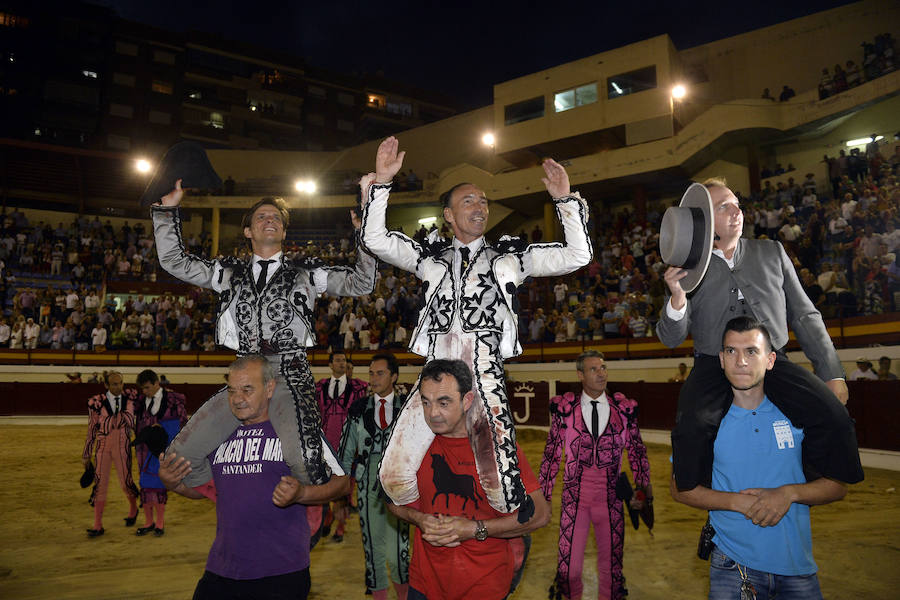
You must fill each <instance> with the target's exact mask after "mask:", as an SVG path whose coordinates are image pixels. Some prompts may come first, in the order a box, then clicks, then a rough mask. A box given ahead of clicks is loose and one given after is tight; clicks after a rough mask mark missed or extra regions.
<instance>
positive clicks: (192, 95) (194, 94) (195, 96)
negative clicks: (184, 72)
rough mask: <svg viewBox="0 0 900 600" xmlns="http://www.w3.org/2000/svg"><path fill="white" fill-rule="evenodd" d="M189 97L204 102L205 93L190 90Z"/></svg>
mask: <svg viewBox="0 0 900 600" xmlns="http://www.w3.org/2000/svg"><path fill="white" fill-rule="evenodd" d="M187 97H188V98H190V99H191V100H202V99H203V92H201V91H200V90H190V91H188V93H187Z"/></svg>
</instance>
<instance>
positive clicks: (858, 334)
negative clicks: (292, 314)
mask: <svg viewBox="0 0 900 600" xmlns="http://www.w3.org/2000/svg"><path fill="white" fill-rule="evenodd" d="M141 283H144V282H141ZM117 285H120V284H117V283H116V282H111V283H110V287H111V288H112V287H114V286H117ZM148 285H149V284H148ZM116 289H118V287H116ZM825 324H826V326H827V327H828V332H829V334H830V335H831V339H832V340H833V341H834V345H835V347H837V348H853V347H861V346H866V345H870V344H881V345H894V344H900V313H888V314H883V315H874V316H869V317H851V318H847V319H835V320H829V321H826V322H825ZM587 349H594V350H600V351H601V352H603V354H604V355H605V356H606V357H607V358H611V359H619V358H673V357H684V356H691V355H692V354H693V351H694V343H693V340H691V339H690V338H688V339H687V340H685V341H684V343H682V344H681V345H680V346H677V347H676V348H669V347H667V346H665V345H664V344H663V343H662V342H660V341H659V340H658V339H657V338H655V337H649V338H615V339H608V340H582V341H577V342H556V343H537V344H525V345H524V346H523V352H522V354H521V355H519V356H516V357H515V358H512V359H510V361H509V362H516V363H543V362H556V361H571V360H575V359H576V358H577V357H578V355H579V354H581V353H582V352H584V351H585V350H587ZM388 350H389V351H391V352H393V353H394V355H395V356H396V357H397V360H398V361H400V363H401V364H412V365H419V364H422V361H423V358H422V357H421V356H418V355H416V354H413V353H411V352H408V351H406V348H405V347H401V348H390V349H388ZM787 350H800V344H799V343H798V342H797V339H796V337H794V334H793V333H791V336H790V341H789V342H788V344H787ZM383 351H384V350H374V351H373V350H347V357H348V359H349V360H351V361H353V362H355V363H356V364H358V365H362V364H368V362H369V360H370V359H371V358H372V356H373V355H375V354H376V353H377V352H383ZM328 355H329V353H328V350H326V349H322V348H312V349H310V350H309V353H308V358H309V362H310V363H311V364H314V365H325V364H328ZM232 360H234V353H233V352H221V351H220V352H202V351H198V350H190V351H184V352H175V351H155V350H107V351H105V352H92V351H89V350H46V349H39V350H10V349H0V364H7V365H9V364H12V365H97V366H104V365H111V366H116V365H118V366H121V365H147V366H154V365H157V366H184V367H204V366H225V365H227V364H228V363H230V362H231V361H232Z"/></svg>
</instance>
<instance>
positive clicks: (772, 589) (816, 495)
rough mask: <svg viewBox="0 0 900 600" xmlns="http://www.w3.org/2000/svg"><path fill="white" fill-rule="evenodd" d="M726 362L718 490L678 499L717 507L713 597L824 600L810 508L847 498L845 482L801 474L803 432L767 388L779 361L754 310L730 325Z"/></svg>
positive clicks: (680, 494) (676, 494)
mask: <svg viewBox="0 0 900 600" xmlns="http://www.w3.org/2000/svg"><path fill="white" fill-rule="evenodd" d="M719 360H720V362H721V365H722V368H723V369H724V371H725V376H726V377H727V378H728V381H729V382H730V383H731V388H732V391H733V393H734V401H733V402H732V404H731V407H730V408H729V410H728V412H727V413H726V415H725V417H724V418H723V419H722V423H721V425H720V426H719V432H718V435H717V437H716V440H715V445H714V456H713V476H712V489H710V488H707V487H704V486H697V487H695V488H693V489H691V490H688V491H679V490H678V488H677V486H676V485H675V480H674V478H673V479H672V485H671V492H672V497H673V498H674V499H675V500H677V501H678V502H683V503H684V504H687V505H689V506H694V507H696V508H703V509H706V510H709V511H710V523H711V524H712V526H713V528H714V529H715V531H716V533H715V536H714V537H713V542H714V543H715V548H714V549H713V551H712V554H711V556H710V575H709V578H710V590H709V598H710V600H725V599H726V598H727V599H732V598H742V599H744V598H747V599H756V600H766V599H768V598H772V597H775V596H776V595H777V597H778V600H790V599H792V598H796V599H803V600H807V599H810V598H821V597H822V592H821V591H820V589H819V580H818V578H817V577H816V570H817V567H816V563H815V561H814V560H813V556H812V534H811V531H810V523H809V507H810V506H812V505H816V504H828V503H829V502H835V501H837V500H840V499H841V498H843V497H844V494H845V493H846V489H845V488H844V486H843V484H841V483H839V482H837V481H834V480H831V479H827V478H824V477H823V478H819V479H815V480H812V481H807V480H806V477H805V476H804V474H803V464H802V450H801V446H802V443H803V430H802V429H798V428H796V427H794V425H793V424H792V423H791V422H790V421H789V420H788V419H787V417H785V416H784V414H783V413H782V412H781V411H780V410H779V409H778V408H776V406H775V405H774V404H772V403H771V402H770V401H769V399H768V398H767V397H766V396H765V392H764V391H763V380H764V379H765V375H766V372H767V371H769V370H771V369H772V366H773V365H774V364H775V352H774V351H773V349H772V342H771V339H770V337H769V332H768V330H767V329H766V328H765V326H763V325H762V324H760V323H759V322H758V321H756V320H755V319H753V318H752V317H738V318H735V319H732V320H731V321H729V322H728V324H727V325H726V327H725V334H724V336H723V338H722V351H721V352H720V353H719Z"/></svg>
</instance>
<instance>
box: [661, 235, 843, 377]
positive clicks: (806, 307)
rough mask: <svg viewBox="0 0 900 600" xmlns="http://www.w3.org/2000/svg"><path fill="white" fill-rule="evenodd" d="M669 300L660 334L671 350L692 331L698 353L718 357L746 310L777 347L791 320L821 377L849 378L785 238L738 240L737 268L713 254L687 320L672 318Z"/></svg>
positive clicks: (691, 299) (689, 303)
mask: <svg viewBox="0 0 900 600" xmlns="http://www.w3.org/2000/svg"><path fill="white" fill-rule="evenodd" d="M738 289H740V290H741V292H742V293H743V294H744V300H743V301H740V300H738V294H737V291H738ZM668 304H669V298H668V297H667V298H666V302H665V304H664V305H663V309H662V313H661V315H660V319H659V323H658V324H657V328H656V332H657V335H658V336H659V339H660V341H661V342H662V343H663V344H665V345H666V346H668V347H670V348H674V347H675V346H677V345H679V344H680V343H682V342H683V341H684V340H685V338H686V337H687V335H688V333H690V334H691V336H692V337H693V338H694V350H695V351H696V352H700V353H702V354H709V355H716V354H718V353H719V351H720V350H721V349H722V333H723V332H724V331H725V325H726V324H727V323H728V321H729V320H731V319H732V318H734V317H737V316H741V315H744V314H746V315H751V316H754V317H756V319H757V320H759V321H760V322H761V323H762V324H763V325H765V326H766V328H767V329H768V330H769V333H770V334H771V336H772V343H773V344H774V345H775V348H776V349H777V348H782V347H784V345H785V344H787V342H788V324H790V327H791V329H793V330H794V334H795V335H796V336H797V340H798V341H799V342H800V346H801V347H802V348H803V352H804V353H805V354H806V356H807V357H809V359H810V361H811V362H812V364H813V368H814V370H815V372H816V375H818V376H819V378H820V379H822V380H823V381H828V380H831V379H835V378H838V377H844V369H843V367H842V366H841V362H840V360H839V359H838V356H837V353H836V352H835V350H834V344H832V342H831V337H830V336H829V335H828V330H827V329H826V328H825V322H824V321H823V320H822V314H821V313H820V312H819V311H818V310H816V307H815V306H814V305H813V303H812V302H810V300H809V297H807V295H806V292H804V291H803V287H802V286H801V285H800V280H799V279H798V278H797V273H796V271H795V270H794V265H793V264H792V263H791V261H790V259H789V258H788V256H787V253H785V251H784V248H783V247H782V245H781V243H780V242H776V241H772V240H747V239H740V240H738V245H737V249H736V250H735V252H734V270H730V269H729V268H728V265H727V264H726V263H725V261H724V260H722V259H721V258H719V257H718V256H713V257H712V259H711V260H710V263H709V270H708V271H707V272H706V276H705V277H704V278H703V281H702V282H701V283H700V285H699V286H698V287H697V289H696V290H694V292H693V293H692V294H691V295H690V296H689V297H688V300H687V310H686V312H685V315H684V318H683V319H681V320H680V321H674V320H672V319H671V318H670V317H669V316H668V314H667V312H666V306H668Z"/></svg>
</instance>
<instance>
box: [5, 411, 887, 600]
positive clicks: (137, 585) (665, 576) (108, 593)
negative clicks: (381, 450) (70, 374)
mask: <svg viewBox="0 0 900 600" xmlns="http://www.w3.org/2000/svg"><path fill="white" fill-rule="evenodd" d="M84 432H85V427H84V426H81V425H79V426H74V425H59V426H54V425H0V458H2V462H3V466H2V470H0V509H2V515H3V521H2V525H0V598H3V599H9V600H26V599H30V598H35V599H37V598H40V599H45V598H58V599H64V598H70V599H76V598H77V599H82V598H83V599H91V600H94V599H96V600H100V599H121V598H160V599H165V600H177V599H182V598H190V597H191V594H192V592H193V589H194V586H195V584H196V582H197V579H198V578H199V577H200V575H201V574H202V572H203V566H204V563H205V561H206V553H207V551H208V549H209V546H210V543H211V542H212V539H213V537H214V534H215V509H214V507H213V505H212V504H211V503H209V502H207V501H200V500H197V501H194V500H187V499H185V498H182V497H178V496H175V497H173V498H171V499H170V502H169V508H168V510H167V512H166V535H165V536H164V537H161V538H154V537H152V536H148V537H144V538H138V537H136V536H135V535H134V528H125V527H124V526H123V524H122V517H124V516H125V515H126V513H127V503H126V502H125V500H124V498H123V496H122V493H121V491H120V490H119V489H118V488H117V487H115V484H113V486H111V489H110V498H109V503H108V505H107V509H106V514H105V519H104V525H105V527H106V535H105V536H103V537H101V538H97V539H88V538H87V537H86V535H85V529H86V528H87V527H89V526H90V525H91V515H92V512H91V509H90V507H89V506H88V505H87V498H88V491H89V490H82V489H80V488H79V487H78V477H79V476H80V474H81V465H80V456H81V449H82V445H83V443H84ZM544 435H545V434H543V433H542V432H538V431H523V432H522V433H521V434H520V441H521V443H522V445H523V447H524V449H525V453H526V455H527V457H528V459H529V461H530V463H531V465H532V467H533V468H534V469H535V471H537V469H538V467H539V465H540V456H541V452H542V450H543V444H544ZM668 456H669V449H668V448H667V447H666V446H656V445H651V446H650V460H651V465H652V475H653V486H654V488H655V490H656V504H655V506H656V527H655V529H654V537H652V538H651V537H650V536H649V535H648V534H647V531H646V529H644V527H643V525H642V526H641V529H640V530H639V531H637V532H635V531H634V530H632V529H630V526H629V529H628V532H627V534H626V544H625V575H626V577H627V585H628V588H629V591H630V594H629V598H633V599H644V598H646V599H663V598H665V599H669V598H705V597H706V593H707V572H708V563H705V562H701V561H700V560H699V559H697V558H696V556H695V552H696V546H697V534H698V532H699V529H700V526H701V525H702V523H703V521H704V515H703V513H701V512H700V511H695V510H693V509H690V508H688V507H685V506H682V505H677V504H675V503H674V502H673V501H672V500H671V499H670V497H669V494H668V492H667V481H668V477H669V476H670V467H669V463H668ZM898 484H900V473H897V472H893V471H883V470H876V469H870V470H868V471H867V473H866V480H865V481H864V482H863V483H861V484H858V485H856V486H852V487H851V489H850V491H849V493H848V494H847V497H846V499H845V500H844V501H842V502H840V503H838V504H834V505H831V506H825V507H818V508H814V509H813V511H812V514H813V548H814V553H815V558H816V561H817V562H818V564H819V568H820V571H819V576H820V579H821V583H822V590H823V592H824V595H825V597H826V598H830V599H852V598H866V599H874V600H887V599H894V598H898V597H900V595H898V594H900V593H898V590H900V569H898V567H897V566H898V565H900V498H898V495H897V492H896V491H895V490H896V488H898V487H900V485H898ZM559 488H560V482H559V481H557V490H556V492H555V494H554V502H553V512H554V517H553V521H552V523H551V525H550V526H548V527H546V528H544V529H542V530H539V531H538V532H536V533H535V534H534V545H533V547H532V553H531V557H530V558H529V563H528V566H527V569H526V572H525V576H524V579H523V581H522V585H521V586H520V588H519V590H518V591H517V592H516V594H515V596H514V597H515V598H516V599H519V600H524V599H535V600H537V599H543V598H546V597H547V587H548V585H549V583H550V581H551V579H552V577H553V574H554V572H555V569H556V543H557V534H558V529H557V527H558V518H559ZM142 518H143V517H139V524H140V521H141V519H142ZM592 543H593V542H591V544H592ZM595 557H596V554H595V553H592V552H589V553H588V556H587V560H588V563H589V565H588V567H586V572H587V574H588V575H587V582H586V589H585V598H593V597H596V577H595V575H594V574H595V572H596V571H595V567H594V566H593V565H592V564H590V563H592V562H593V561H594V560H595ZM311 571H312V582H313V583H312V593H311V595H310V597H311V598H316V599H325V598H329V599H330V598H365V596H364V586H363V560H362V547H361V544H360V535H359V521H358V519H357V518H356V517H355V516H353V517H351V520H350V523H349V527H348V531H347V535H346V536H345V538H344V542H343V543H342V544H335V543H333V542H331V541H330V540H327V541H325V542H324V543H320V544H319V546H317V547H316V548H315V549H314V550H313V553H312V569H311Z"/></svg>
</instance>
